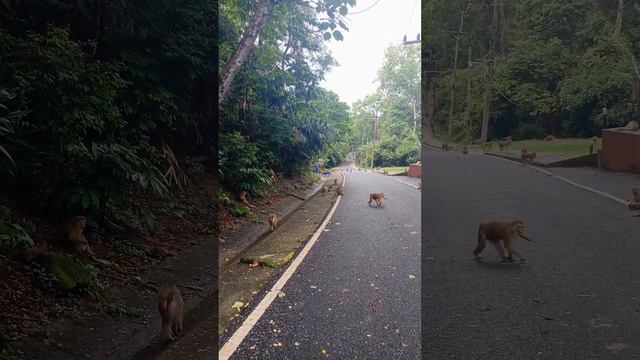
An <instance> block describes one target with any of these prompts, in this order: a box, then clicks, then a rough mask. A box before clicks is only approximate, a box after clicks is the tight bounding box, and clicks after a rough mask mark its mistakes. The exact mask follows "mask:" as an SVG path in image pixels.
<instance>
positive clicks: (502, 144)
mask: <svg viewBox="0 0 640 360" xmlns="http://www.w3.org/2000/svg"><path fill="white" fill-rule="evenodd" d="M498 146H499V147H500V150H504V148H506V147H507V146H509V144H508V143H507V142H505V141H500V142H499V143H498Z"/></svg>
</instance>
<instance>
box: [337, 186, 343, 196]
mask: <svg viewBox="0 0 640 360" xmlns="http://www.w3.org/2000/svg"><path fill="white" fill-rule="evenodd" d="M336 191H337V192H338V195H340V196H343V195H344V186H341V187H339V188H338V189H337V190H336Z"/></svg>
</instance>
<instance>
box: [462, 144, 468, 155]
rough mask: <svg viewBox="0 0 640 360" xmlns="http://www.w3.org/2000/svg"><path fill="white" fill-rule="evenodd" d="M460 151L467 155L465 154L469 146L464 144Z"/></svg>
mask: <svg viewBox="0 0 640 360" xmlns="http://www.w3.org/2000/svg"><path fill="white" fill-rule="evenodd" d="M462 153H463V154H465V155H467V154H468V153H469V148H468V147H467V145H465V146H464V147H463V148H462Z"/></svg>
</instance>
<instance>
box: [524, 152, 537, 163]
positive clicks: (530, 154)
mask: <svg viewBox="0 0 640 360" xmlns="http://www.w3.org/2000/svg"><path fill="white" fill-rule="evenodd" d="M535 158H536V153H535V152H525V153H522V154H521V155H520V161H522V165H525V164H526V163H527V162H528V163H529V164H533V159H535Z"/></svg>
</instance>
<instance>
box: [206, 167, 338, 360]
mask: <svg viewBox="0 0 640 360" xmlns="http://www.w3.org/2000/svg"><path fill="white" fill-rule="evenodd" d="M340 175H342V184H343V186H345V185H346V184H347V178H346V176H345V175H344V172H342V171H340ZM341 198H342V196H341V195H338V198H337V199H336V202H335V204H334V205H333V208H332V209H331V211H330V212H329V214H328V215H327V217H326V218H325V219H324V221H323V222H322V224H321V225H320V227H318V230H316V232H315V233H314V234H313V236H312V237H311V239H310V240H309V242H308V243H307V245H305V247H304V248H303V249H302V251H300V253H299V254H298V256H297V257H296V258H295V259H294V260H293V261H292V262H291V265H289V268H287V270H286V271H285V272H284V273H283V274H282V276H280V279H278V281H277V282H276V283H275V284H274V285H273V287H272V288H271V290H269V292H267V294H266V295H265V296H264V298H263V299H262V301H260V303H259V304H258V306H256V308H255V309H253V311H252V312H251V314H249V316H248V317H247V318H246V319H245V320H244V322H243V323H242V325H240V327H239V328H238V329H237V330H236V331H235V332H234V333H233V335H232V336H231V337H230V338H229V340H227V342H226V343H225V344H224V345H223V346H222V348H221V349H220V350H219V351H218V358H219V359H220V360H228V359H229V358H230V357H231V355H233V353H234V352H235V351H236V349H238V346H240V344H241V343H242V341H243V340H244V339H245V337H247V335H248V334H249V332H250V331H251V329H253V327H254V326H255V325H256V324H257V323H258V320H260V318H261V317H262V315H264V313H265V312H266V311H267V309H268V308H269V306H270V305H271V303H273V300H275V299H276V297H277V296H278V293H279V292H280V291H281V290H282V288H284V285H285V284H286V283H287V281H288V280H289V279H290V278H291V276H292V275H293V273H294V272H295V271H296V269H298V266H300V263H302V260H304V258H305V257H306V256H307V254H308V253H309V250H311V248H312V247H313V245H314V244H315V243H316V241H317V240H318V238H319V237H320V234H322V231H323V230H324V228H325V227H326V226H327V224H329V221H330V220H331V217H332V216H333V213H334V212H335V211H336V209H337V208H338V204H340V199H341Z"/></svg>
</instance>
